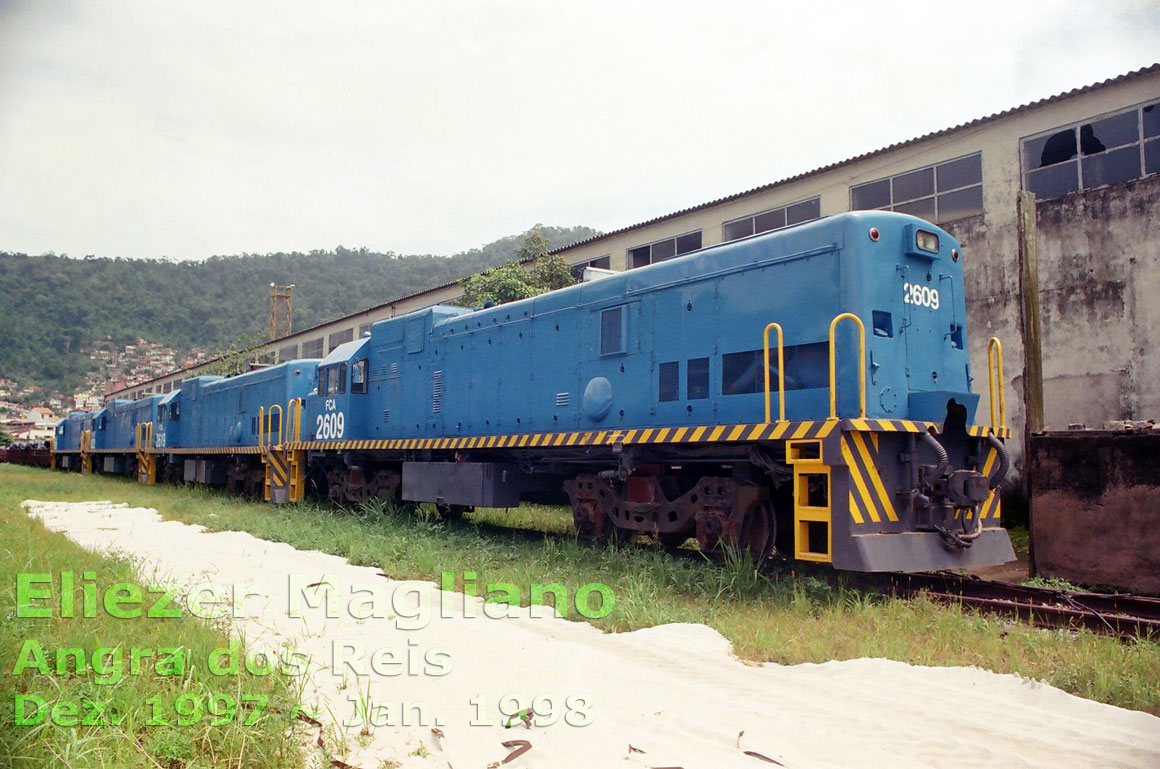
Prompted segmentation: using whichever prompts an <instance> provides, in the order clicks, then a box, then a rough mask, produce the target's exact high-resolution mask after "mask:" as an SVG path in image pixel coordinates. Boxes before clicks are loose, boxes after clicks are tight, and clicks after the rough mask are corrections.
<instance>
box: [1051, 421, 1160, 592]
mask: <svg viewBox="0 0 1160 769" xmlns="http://www.w3.org/2000/svg"><path fill="white" fill-rule="evenodd" d="M1031 455H1032V461H1031V468H1030V473H1029V476H1030V481H1031V485H1032V487H1033V488H1034V490H1035V496H1034V499H1033V500H1032V513H1033V516H1032V524H1031V546H1032V550H1033V553H1034V557H1035V570H1036V572H1037V573H1038V574H1040V575H1042V576H1045V577H1060V578H1062V579H1065V580H1068V581H1069V582H1076V583H1081V584H1089V585H1111V586H1115V587H1118V588H1122V589H1126V590H1130V591H1134V592H1141V593H1157V594H1160V526H1157V524H1158V523H1160V487H1158V486H1157V478H1156V467H1157V463H1160V431H1158V430H1146V431H1143V432H1141V433H1111V432H1078V431H1073V432H1067V433H1047V434H1040V435H1036V436H1033V437H1032V439H1031Z"/></svg>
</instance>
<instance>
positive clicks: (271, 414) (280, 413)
mask: <svg viewBox="0 0 1160 769" xmlns="http://www.w3.org/2000/svg"><path fill="white" fill-rule="evenodd" d="M274 409H278V442H277V443H275V444H274V445H275V446H276V447H278V448H279V449H280V448H281V447H282V437H283V435H282V423H283V422H284V421H285V420H284V419H283V418H282V417H283V411H282V407H281V406H280V405H278V404H277V403H272V404H270V410H269V411H267V412H266V419H267V420H269V423H268V424H267V425H266V433H267V435H269V439H270V440H271V441H272V440H274Z"/></svg>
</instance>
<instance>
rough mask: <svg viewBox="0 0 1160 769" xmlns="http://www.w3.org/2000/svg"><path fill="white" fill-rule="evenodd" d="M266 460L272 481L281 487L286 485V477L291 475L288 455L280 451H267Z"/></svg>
mask: <svg viewBox="0 0 1160 769" xmlns="http://www.w3.org/2000/svg"><path fill="white" fill-rule="evenodd" d="M264 461H265V462H266V467H268V468H269V470H270V482H271V483H272V484H273V485H274V486H277V487H279V488H281V487H283V486H285V485H286V479H287V478H289V477H290V473H289V468H288V466H287V464H288V463H287V461H286V457H285V456H284V455H282V454H281V453H280V452H277V451H269V452H266V454H265V456H264Z"/></svg>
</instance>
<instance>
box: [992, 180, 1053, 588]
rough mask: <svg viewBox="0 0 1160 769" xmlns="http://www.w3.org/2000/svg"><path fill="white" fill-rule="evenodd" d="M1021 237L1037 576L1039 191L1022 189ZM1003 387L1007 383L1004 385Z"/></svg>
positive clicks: (1030, 519)
mask: <svg viewBox="0 0 1160 769" xmlns="http://www.w3.org/2000/svg"><path fill="white" fill-rule="evenodd" d="M1016 220H1017V222H1018V236H1019V254H1018V255H1019V296H1020V300H1021V303H1020V305H1019V314H1020V320H1021V321H1022V324H1021V331H1022V332H1023V333H1022V337H1023V403H1024V405H1025V406H1026V409H1027V415H1026V419H1024V420H1023V467H1024V468H1025V472H1024V482H1025V483H1026V484H1027V524H1028V528H1030V530H1031V542H1030V553H1029V560H1030V562H1031V563H1030V564H1029V566H1030V573H1031V575H1032V576H1035V573H1036V571H1035V488H1034V479H1033V476H1034V473H1033V472H1032V471H1031V469H1032V464H1033V462H1034V456H1033V450H1032V445H1031V441H1032V435H1034V434H1035V433H1038V432H1042V431H1043V347H1042V345H1041V343H1040V340H1041V339H1042V337H1041V335H1040V329H1039V259H1038V254H1037V252H1036V247H1035V193H1033V192H1028V191H1026V190H1020V191H1019V197H1018V200H1017V206H1016ZM999 386H1000V387H1002V386H1003V385H1002V384H1000V385H999Z"/></svg>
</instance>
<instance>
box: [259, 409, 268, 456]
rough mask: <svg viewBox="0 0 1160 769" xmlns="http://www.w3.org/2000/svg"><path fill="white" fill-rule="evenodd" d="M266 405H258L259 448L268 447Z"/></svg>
mask: <svg viewBox="0 0 1160 769" xmlns="http://www.w3.org/2000/svg"><path fill="white" fill-rule="evenodd" d="M265 429H266V407H265V406H258V448H260V449H264V448H266V438H265Z"/></svg>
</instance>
